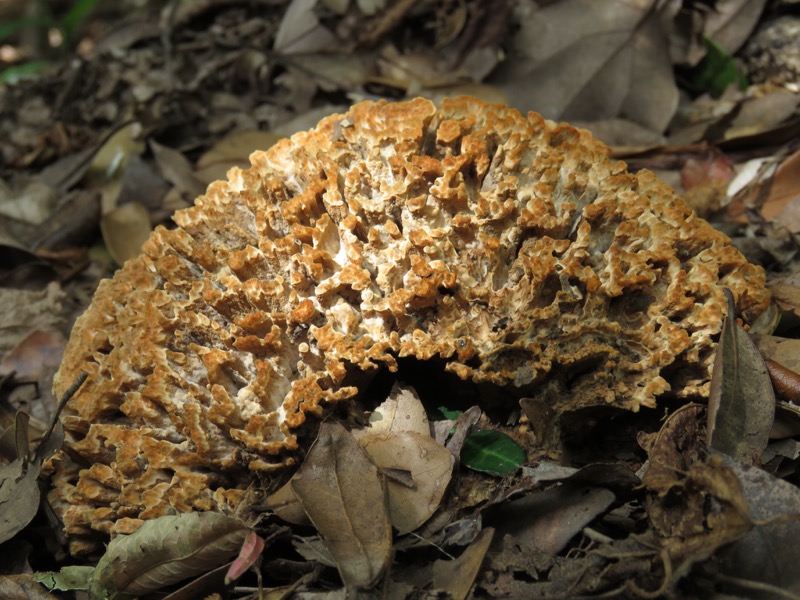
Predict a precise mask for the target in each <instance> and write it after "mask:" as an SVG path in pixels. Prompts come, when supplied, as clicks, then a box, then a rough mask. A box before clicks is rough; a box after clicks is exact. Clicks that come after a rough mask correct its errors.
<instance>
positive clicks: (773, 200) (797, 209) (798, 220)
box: [761, 150, 800, 232]
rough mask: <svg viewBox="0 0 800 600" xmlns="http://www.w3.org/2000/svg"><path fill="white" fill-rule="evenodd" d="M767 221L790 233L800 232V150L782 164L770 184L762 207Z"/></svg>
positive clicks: (762, 212)
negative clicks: (778, 224)
mask: <svg viewBox="0 0 800 600" xmlns="http://www.w3.org/2000/svg"><path fill="white" fill-rule="evenodd" d="M761 214H762V216H763V217H764V218H765V219H769V220H774V221H776V222H778V223H780V225H781V226H783V227H788V228H789V230H790V231H793V232H795V231H800V150H798V151H796V152H794V153H793V154H792V155H791V156H790V157H789V158H787V159H786V160H784V161H783V162H781V164H780V166H779V167H778V168H777V169H776V170H775V174H774V175H773V176H772V179H771V181H770V182H769V194H768V195H767V197H766V199H765V200H764V203H763V204H762V206H761Z"/></svg>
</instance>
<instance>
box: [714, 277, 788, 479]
mask: <svg viewBox="0 0 800 600" xmlns="http://www.w3.org/2000/svg"><path fill="white" fill-rule="evenodd" d="M725 294H726V296H727V297H728V315H727V316H726V317H725V321H724V322H723V325H722V334H721V335H720V340H719V345H718V346H717V351H716V356H715V359H714V369H713V372H712V375H711V392H710V395H709V399H708V434H707V438H708V444H709V446H711V447H712V448H715V449H716V450H719V451H720V452H724V453H725V454H728V455H729V456H732V457H734V458H736V459H737V460H740V461H742V462H743V463H745V464H758V463H759V462H760V456H761V454H762V452H763V451H764V448H766V447H767V442H768V441H769V432H770V429H771V428H772V424H773V421H774V419H775V395H774V393H773V389H772V382H771V381H770V378H769V373H768V371H767V367H766V365H765V364H764V359H763V358H762V357H761V353H760V352H759V351H758V348H756V345H755V344H754V343H753V341H752V340H751V339H750V337H749V336H748V335H747V332H745V330H744V329H743V328H742V327H741V325H739V324H738V323H736V310H735V307H734V304H733V296H732V295H731V293H730V291H728V290H727V289H726V290H725Z"/></svg>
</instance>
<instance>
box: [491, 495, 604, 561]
mask: <svg viewBox="0 0 800 600" xmlns="http://www.w3.org/2000/svg"><path fill="white" fill-rule="evenodd" d="M614 500H615V496H614V493H613V492H612V491H611V490H608V489H605V488H602V487H596V486H592V485H587V484H585V483H581V482H576V481H566V482H564V483H562V484H561V485H558V486H555V487H552V488H549V489H547V490H542V491H537V492H533V493H530V494H528V495H527V496H525V497H523V498H520V499H518V500H513V501H511V502H509V503H508V504H505V505H504V506H503V507H502V508H501V512H500V518H502V522H497V523H496V525H497V529H498V531H500V532H501V533H503V534H505V533H508V534H510V535H513V536H514V538H515V539H516V540H518V541H520V542H522V543H523V544H526V545H528V546H532V547H534V548H538V549H539V550H542V551H543V552H547V553H549V554H552V555H556V554H558V553H559V552H560V551H561V550H562V549H563V548H564V547H565V546H566V545H567V544H568V543H569V541H570V540H571V539H572V538H573V537H575V535H576V534H578V533H580V531H581V530H582V529H583V528H584V527H585V526H586V525H587V524H588V523H589V522H590V521H592V520H593V519H594V518H595V517H596V516H597V515H599V514H600V513H602V512H603V511H604V510H606V509H607V508H608V507H609V506H610V505H611V503H612V502H614Z"/></svg>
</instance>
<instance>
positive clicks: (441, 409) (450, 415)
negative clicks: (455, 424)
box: [436, 406, 464, 421]
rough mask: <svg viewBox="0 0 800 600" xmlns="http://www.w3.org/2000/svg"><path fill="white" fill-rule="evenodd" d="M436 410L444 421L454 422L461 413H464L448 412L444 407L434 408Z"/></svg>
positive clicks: (459, 411) (458, 411)
mask: <svg viewBox="0 0 800 600" xmlns="http://www.w3.org/2000/svg"><path fill="white" fill-rule="evenodd" d="M436 410H438V411H439V412H440V413H442V416H443V417H444V418H445V419H448V420H450V421H455V420H456V419H458V417H459V416H460V415H461V413H462V412H464V411H462V410H450V409H449V408H447V407H446V406H439V407H437V408H436Z"/></svg>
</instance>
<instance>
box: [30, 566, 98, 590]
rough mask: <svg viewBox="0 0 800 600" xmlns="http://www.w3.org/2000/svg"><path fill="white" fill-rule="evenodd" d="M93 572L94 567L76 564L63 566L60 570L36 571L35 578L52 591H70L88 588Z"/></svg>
mask: <svg viewBox="0 0 800 600" xmlns="http://www.w3.org/2000/svg"><path fill="white" fill-rule="evenodd" d="M92 573H94V567H83V566H80V565H74V566H71V567H62V568H61V570H60V571H46V572H44V573H34V574H33V580H34V581H36V582H38V583H41V584H42V585H43V586H45V587H46V588H47V589H48V590H51V591H52V590H57V591H61V592H68V591H70V590H88V589H89V580H90V579H91V577H92Z"/></svg>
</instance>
